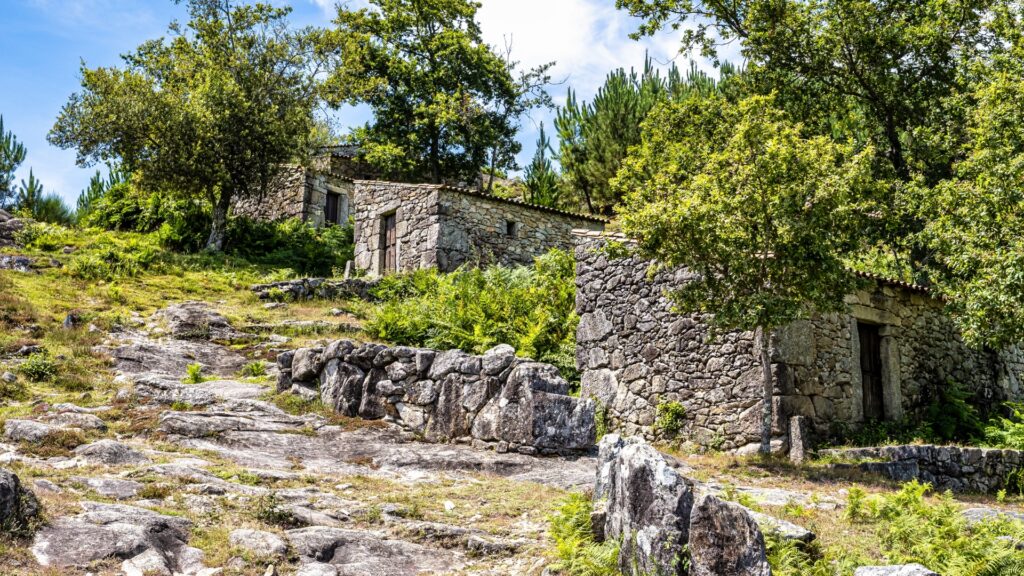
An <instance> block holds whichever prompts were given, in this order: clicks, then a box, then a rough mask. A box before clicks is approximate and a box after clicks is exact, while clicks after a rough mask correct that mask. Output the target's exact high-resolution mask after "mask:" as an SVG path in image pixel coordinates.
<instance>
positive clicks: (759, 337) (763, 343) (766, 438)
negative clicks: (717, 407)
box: [754, 326, 773, 454]
mask: <svg viewBox="0 0 1024 576" xmlns="http://www.w3.org/2000/svg"><path fill="white" fill-rule="evenodd" d="M768 339H769V338H768V334H767V333H766V331H765V329H764V327H762V326H759V327H758V328H757V330H756V331H755V332H754V340H755V343H754V345H755V346H756V347H757V352H758V354H759V355H760V357H761V377H762V383H763V385H764V388H763V396H762V398H761V401H762V402H763V403H764V405H763V406H762V409H761V454H770V453H771V451H772V388H773V386H772V360H771V357H770V356H769V354H768Z"/></svg>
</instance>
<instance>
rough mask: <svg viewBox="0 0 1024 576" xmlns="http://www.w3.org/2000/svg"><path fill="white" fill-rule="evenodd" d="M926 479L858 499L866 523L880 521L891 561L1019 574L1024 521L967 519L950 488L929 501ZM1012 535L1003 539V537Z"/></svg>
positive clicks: (969, 574) (945, 570) (955, 574)
mask: <svg viewBox="0 0 1024 576" xmlns="http://www.w3.org/2000/svg"><path fill="white" fill-rule="evenodd" d="M929 490H930V487H929V486H928V485H927V484H919V483H917V482H916V481H914V482H910V483H908V484H904V485H903V488H902V489H901V490H900V491H899V492H897V493H894V494H882V495H874V496H870V497H866V498H865V497H863V495H862V494H861V495H859V496H858V497H859V498H862V500H864V501H865V503H864V504H863V505H860V506H859V507H858V508H859V509H860V510H862V512H861V513H859V514H858V519H859V521H861V522H872V523H877V532H878V536H879V539H880V541H881V544H882V552H883V553H884V554H885V555H886V558H887V559H888V560H889V562H890V563H892V564H909V563H913V562H917V563H920V564H923V565H924V566H927V567H928V568H930V569H932V570H934V571H936V572H938V573H940V574H945V575H947V576H977V575H982V574H986V575H993V576H995V575H999V576H1002V575H1006V576H1010V575H1012V574H1020V573H1021V572H1020V571H1021V570H1024V552H1022V551H1019V550H1017V549H1016V547H1015V545H1014V542H1017V541H1020V540H1022V539H1024V523H1021V522H1015V521H1013V520H1010V519H1005V518H995V519H991V520H986V521H982V522H978V523H975V524H968V523H967V521H966V519H964V517H963V515H962V514H961V513H960V508H959V506H958V505H957V503H956V501H954V500H953V497H952V495H951V494H950V493H948V492H947V493H945V494H943V495H941V496H940V497H939V498H938V500H937V501H934V500H933V501H928V500H926V499H925V494H926V493H927V492H928V491H929ZM1007 536H1008V537H1009V538H1003V537H1007Z"/></svg>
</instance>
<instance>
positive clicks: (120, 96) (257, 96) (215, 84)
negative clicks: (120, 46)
mask: <svg viewBox="0 0 1024 576" xmlns="http://www.w3.org/2000/svg"><path fill="white" fill-rule="evenodd" d="M178 1H180V0H178ZM187 4H188V11H189V16H190V19H189V22H188V24H187V25H186V26H185V27H182V26H180V25H178V24H177V23H173V24H172V25H171V26H170V34H171V39H170V40H164V39H159V40H151V41H148V42H146V43H144V44H143V45H141V46H140V47H139V48H138V49H137V50H136V51H135V52H134V53H132V54H128V55H126V56H124V57H123V59H124V62H125V66H124V68H123V69H119V68H95V69H89V68H86V67H84V66H83V68H82V91H81V92H79V93H76V94H74V95H72V96H71V98H70V100H69V101H68V103H67V104H66V105H65V106H64V108H63V109H62V110H61V113H60V116H59V117H58V119H57V122H56V124H55V125H54V127H53V130H52V131H51V132H50V141H51V142H52V143H53V144H55V145H57V146H60V147H62V148H77V150H78V162H79V164H80V165H90V164H92V163H94V162H97V161H115V162H120V163H121V165H122V166H123V167H124V168H125V169H126V170H128V171H129V172H131V173H132V174H134V175H136V176H137V177H138V178H139V184H140V185H141V186H143V187H146V188H148V189H151V190H156V191H162V192H165V193H169V194H173V195H176V196H179V197H181V198H200V199H203V200H205V201H207V202H209V205H210V206H211V207H212V210H213V222H212V226H211V230H210V235H209V238H208V240H207V242H206V247H207V249H210V250H221V249H222V248H223V245H224V239H225V228H226V224H227V218H228V213H229V209H230V207H231V204H232V201H233V200H234V199H236V198H239V197H246V196H259V195H260V194H262V193H263V192H264V191H265V190H266V189H267V187H268V186H269V184H270V183H271V181H272V179H273V177H274V176H275V174H276V173H277V170H278V166H279V165H280V164H282V163H284V162H286V161H288V160H290V159H293V158H295V157H296V156H302V155H303V153H304V152H305V151H306V148H307V142H308V139H309V138H310V137H311V135H312V134H313V133H314V131H315V119H314V107H315V105H316V101H317V100H316V82H315V79H314V76H315V74H316V73H317V68H316V63H315V62H311V61H310V57H309V55H310V53H311V46H310V44H309V33H308V31H307V30H302V31H298V32H296V31H292V30H290V29H289V28H288V25H287V16H288V14H289V12H290V9H288V8H275V7H273V6H270V5H268V4H254V5H236V3H235V2H234V1H233V0H188V1H187Z"/></svg>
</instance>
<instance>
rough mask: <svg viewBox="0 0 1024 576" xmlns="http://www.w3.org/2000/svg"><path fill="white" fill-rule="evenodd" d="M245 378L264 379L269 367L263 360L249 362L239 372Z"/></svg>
mask: <svg viewBox="0 0 1024 576" xmlns="http://www.w3.org/2000/svg"><path fill="white" fill-rule="evenodd" d="M239 375H240V376H242V377H243V378H262V377H264V376H266V375H267V365H266V364H265V363H264V362H263V361H262V360H257V361H255V362H249V363H248V364H246V365H245V366H243V367H242V369H241V370H240V371H239Z"/></svg>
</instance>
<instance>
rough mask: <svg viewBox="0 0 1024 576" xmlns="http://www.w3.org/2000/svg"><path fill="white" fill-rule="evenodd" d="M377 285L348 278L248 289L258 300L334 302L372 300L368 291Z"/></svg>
mask: <svg viewBox="0 0 1024 576" xmlns="http://www.w3.org/2000/svg"><path fill="white" fill-rule="evenodd" d="M377 284H378V281H376V280H363V279H362V278H349V279H347V280H328V279H326V278H299V279H296V280H284V281H282V282H272V283H270V284H256V285H254V286H252V287H251V288H250V290H252V291H253V292H254V293H255V294H256V296H257V297H258V298H259V299H260V300H288V301H299V300H313V299H323V300H335V299H339V298H358V299H360V300H372V297H371V296H370V290H371V289H373V288H374V287H375V286H376V285H377Z"/></svg>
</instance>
